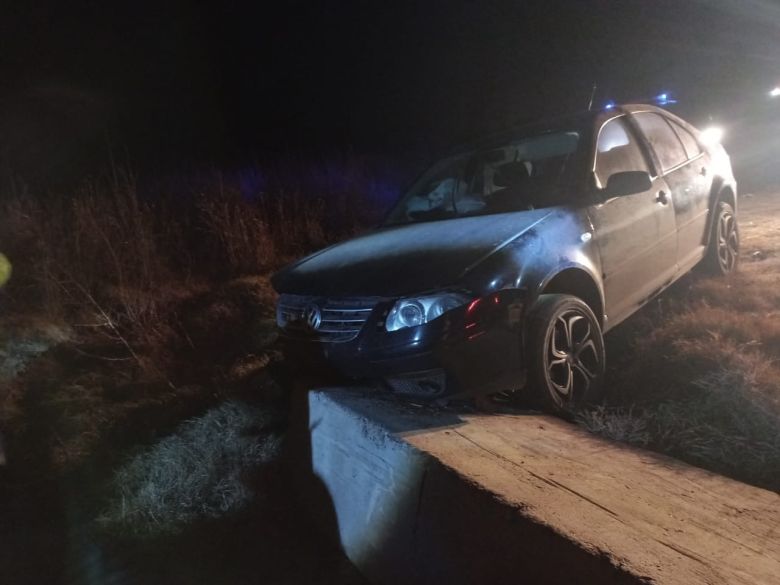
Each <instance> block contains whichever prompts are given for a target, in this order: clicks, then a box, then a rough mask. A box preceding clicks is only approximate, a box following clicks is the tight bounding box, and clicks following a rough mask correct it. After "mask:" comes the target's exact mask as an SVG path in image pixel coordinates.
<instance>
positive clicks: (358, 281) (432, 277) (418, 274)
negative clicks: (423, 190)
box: [272, 209, 551, 297]
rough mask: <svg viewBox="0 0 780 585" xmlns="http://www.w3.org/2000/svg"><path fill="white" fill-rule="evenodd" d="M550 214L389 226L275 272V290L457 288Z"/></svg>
mask: <svg viewBox="0 0 780 585" xmlns="http://www.w3.org/2000/svg"><path fill="white" fill-rule="evenodd" d="M550 214H551V210H549V209H537V210H533V211H518V212H513V213H502V214H498V215H483V216H475V217H461V218H457V219H449V220H443V221H433V222H424V223H413V224H403V225H397V226H387V227H383V228H380V229H378V230H375V231H372V232H369V233H366V234H364V235H361V236H359V237H356V238H353V239H351V240H348V241H346V242H342V243H340V244H336V245H334V246H331V247H330V248H326V249H324V250H322V251H320V252H317V253H315V254H312V255H311V256H308V257H306V258H304V259H302V260H300V261H298V262H296V263H295V264H292V265H290V266H288V267H287V268H285V269H283V270H282V271H280V272H279V273H277V274H276V275H275V276H274V278H273V280H272V282H273V285H274V288H276V290H277V291H279V292H282V293H285V292H289V293H297V294H311V295H323V296H380V297H383V296H402V295H407V294H414V293H420V292H425V291H429V290H436V289H439V288H444V287H447V286H453V285H457V283H458V282H459V281H460V280H461V279H463V277H464V276H465V275H466V274H467V273H468V272H469V271H470V270H473V269H474V268H476V266H477V265H479V264H480V263H481V262H483V261H484V260H485V259H486V258H487V257H489V256H490V255H491V254H493V253H494V252H496V251H497V250H499V249H501V248H503V247H504V246H506V245H507V244H509V243H510V242H511V241H512V240H514V239H515V238H517V237H519V236H520V235H522V234H523V233H524V232H526V231H527V230H528V229H530V228H531V227H533V226H535V225H536V224H538V223H540V222H541V221H543V220H544V219H545V218H546V217H547V216H549V215H550Z"/></svg>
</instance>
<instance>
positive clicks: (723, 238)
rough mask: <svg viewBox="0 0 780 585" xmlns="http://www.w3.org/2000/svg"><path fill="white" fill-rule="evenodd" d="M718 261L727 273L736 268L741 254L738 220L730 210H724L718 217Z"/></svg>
mask: <svg viewBox="0 0 780 585" xmlns="http://www.w3.org/2000/svg"><path fill="white" fill-rule="evenodd" d="M717 238H718V240H717V250H718V262H719V263H720V266H721V268H722V270H723V272H725V273H729V272H731V271H732V270H734V267H735V266H736V264H737V258H738V255H739V233H738V232H737V221H736V219H735V218H734V215H733V214H732V213H731V212H729V211H725V210H724V211H723V212H722V213H721V214H720V217H719V218H718V231H717Z"/></svg>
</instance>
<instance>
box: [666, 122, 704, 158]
mask: <svg viewBox="0 0 780 585" xmlns="http://www.w3.org/2000/svg"><path fill="white" fill-rule="evenodd" d="M672 128H674V131H675V132H677V136H679V137H680V140H681V141H682V143H683V146H684V147H685V153H686V154H687V155H688V158H694V157H696V156H698V155H699V154H701V147H700V146H699V143H698V141H697V140H696V138H695V137H694V136H693V134H691V133H690V132H688V130H686V129H685V128H683V127H682V126H680V125H679V124H678V123H676V122H672Z"/></svg>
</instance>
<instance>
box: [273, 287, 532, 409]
mask: <svg viewBox="0 0 780 585" xmlns="http://www.w3.org/2000/svg"><path fill="white" fill-rule="evenodd" d="M390 306H391V304H385V305H382V304H380V305H378V306H377V307H376V309H375V310H374V311H373V312H372V314H371V316H370V317H369V318H368V320H367V321H366V322H365V324H364V325H363V327H362V329H361V331H360V333H359V334H358V335H357V337H356V338H355V339H353V340H350V341H347V342H335V343H328V342H321V341H317V340H314V339H312V340H302V339H300V337H290V336H286V335H284V334H283V336H282V338H283V340H284V341H285V346H286V352H287V353H288V355H295V356H297V357H296V358H294V359H296V361H299V360H300V363H309V364H312V363H314V364H317V363H319V364H326V365H327V366H329V367H330V368H333V369H335V370H336V371H337V372H339V373H340V374H342V375H344V376H346V377H348V378H352V379H369V380H370V379H384V380H386V381H388V383H389V385H390V386H391V387H392V388H394V389H396V390H399V391H404V390H403V389H404V388H406V387H408V388H410V389H411V388H412V387H413V386H414V385H416V384H423V385H426V384H427V385H428V387H429V388H430V389H431V392H425V393H427V394H430V395H437V396H442V395H448V396H453V395H475V394H487V393H492V392H498V391H501V390H509V389H515V388H519V387H520V386H522V385H523V382H524V377H525V366H524V359H523V357H524V356H523V343H522V327H521V322H522V317H523V314H522V313H523V304H522V302H521V301H520V300H519V299H517V297H516V296H514V295H508V294H507V295H502V294H500V293H498V294H494V295H491V296H490V297H485V298H484V299H480V302H479V303H476V304H474V303H472V304H471V305H469V306H464V307H461V308H459V309H455V310H453V311H450V312H448V313H446V314H445V315H443V316H442V317H440V318H438V319H436V320H434V321H431V322H430V323H426V324H424V325H420V326H418V327H410V328H406V329H401V330H398V331H393V332H388V331H386V330H385V328H384V317H385V316H386V315H387V311H388V310H389V307H390ZM283 333H284V332H283ZM436 386H438V387H440V388H439V389H438V390H437V389H436V388H435V387H436Z"/></svg>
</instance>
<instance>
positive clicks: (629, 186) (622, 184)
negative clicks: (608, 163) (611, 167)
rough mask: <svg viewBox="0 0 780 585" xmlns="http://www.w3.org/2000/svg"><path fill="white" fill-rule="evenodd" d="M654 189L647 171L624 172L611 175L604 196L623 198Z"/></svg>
mask: <svg viewBox="0 0 780 585" xmlns="http://www.w3.org/2000/svg"><path fill="white" fill-rule="evenodd" d="M652 188H653V181H652V180H651V179H650V175H649V174H648V173H647V172H645V171H624V172H622V173H615V174H614V175H610V176H609V179H608V180H607V186H606V188H605V189H604V195H606V196H607V197H623V196H624V195H633V194H634V193H642V192H644V191H649V190H650V189H652Z"/></svg>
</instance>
